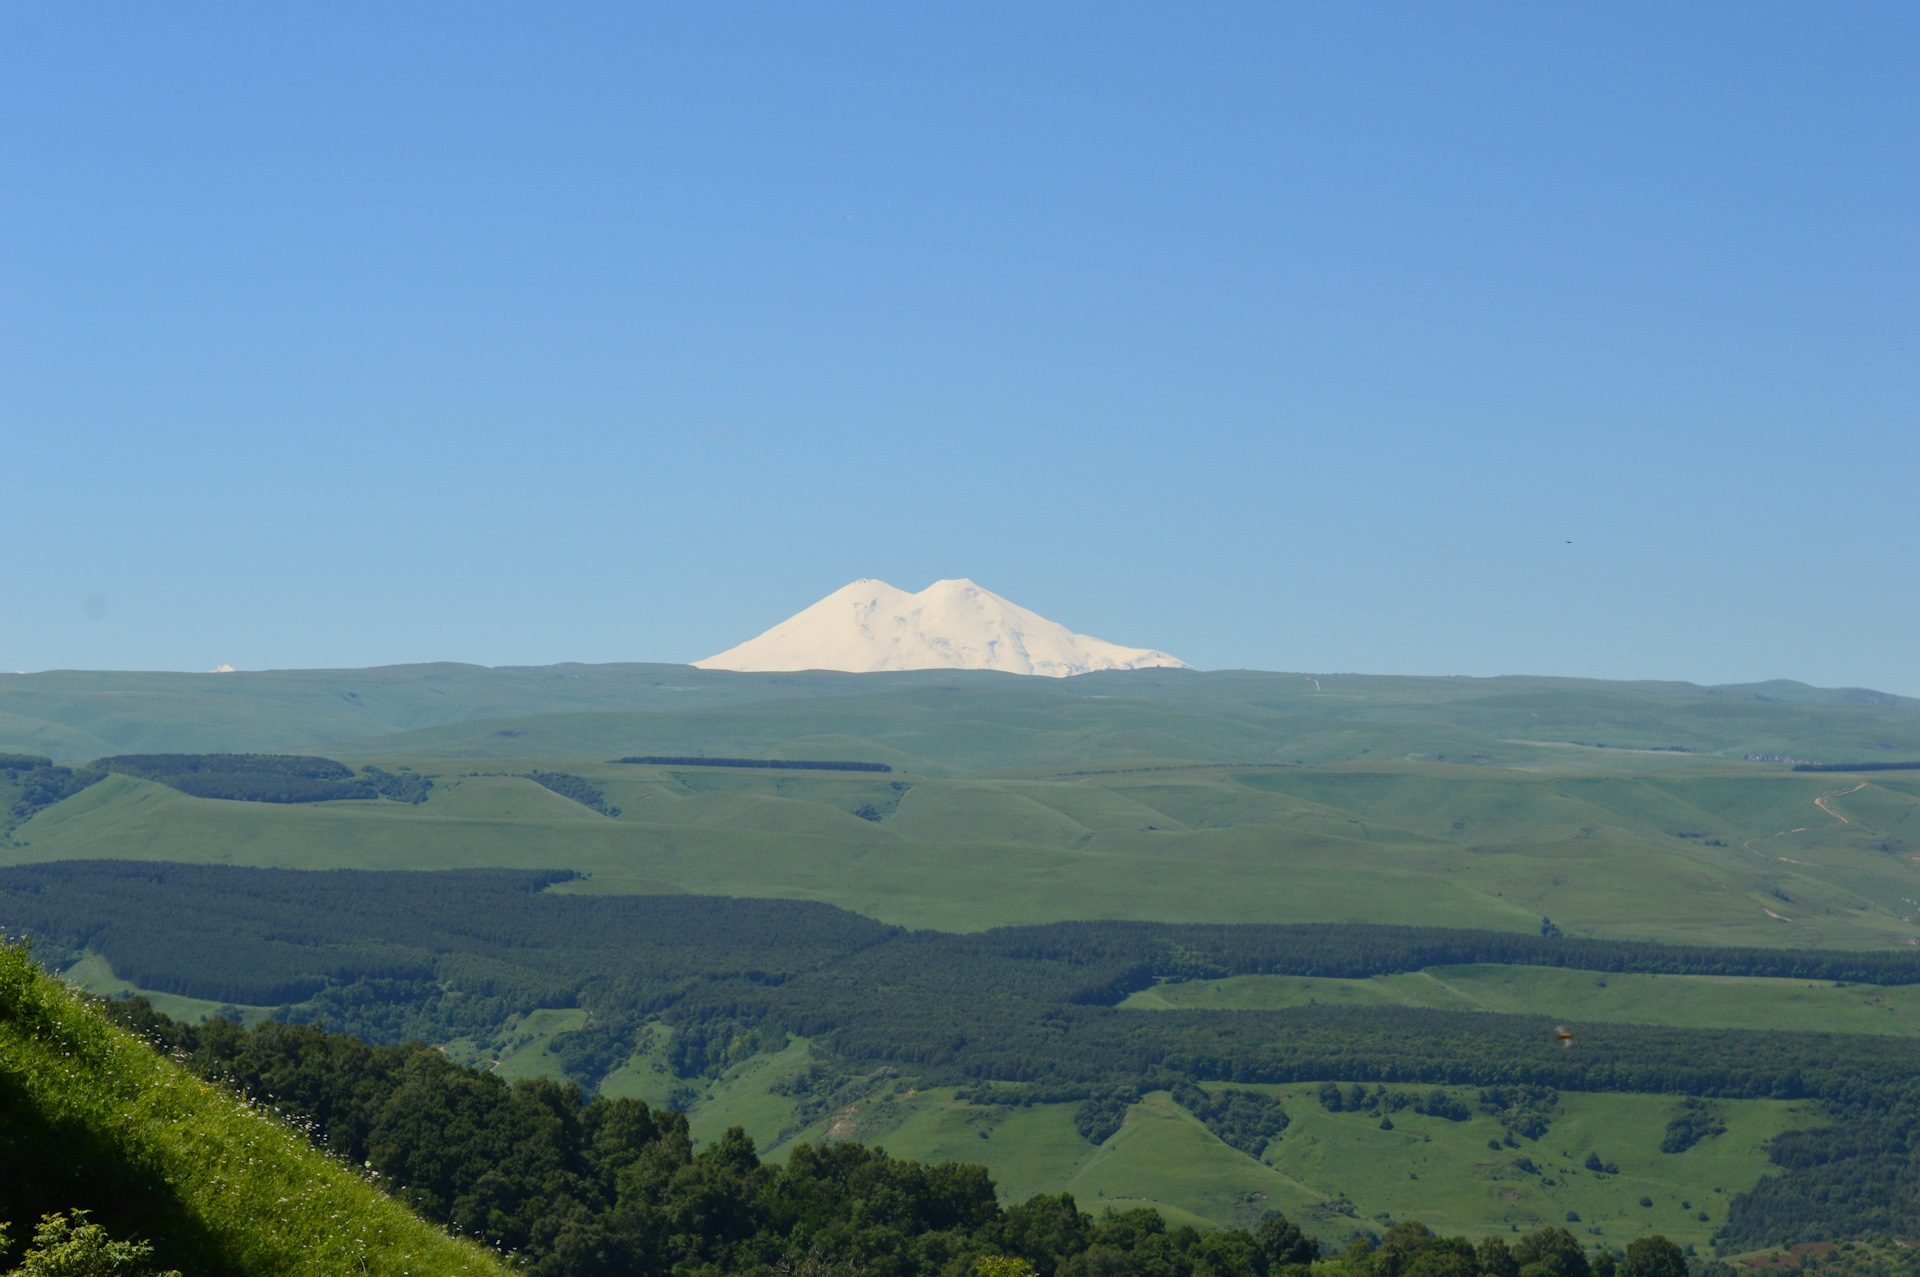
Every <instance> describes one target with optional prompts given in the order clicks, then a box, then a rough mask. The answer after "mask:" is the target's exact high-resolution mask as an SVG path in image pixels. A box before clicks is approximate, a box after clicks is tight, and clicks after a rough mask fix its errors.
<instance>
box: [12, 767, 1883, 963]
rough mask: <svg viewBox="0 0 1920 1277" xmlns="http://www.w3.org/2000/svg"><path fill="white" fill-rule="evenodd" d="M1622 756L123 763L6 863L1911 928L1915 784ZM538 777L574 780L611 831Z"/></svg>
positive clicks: (1823, 940)
mask: <svg viewBox="0 0 1920 1277" xmlns="http://www.w3.org/2000/svg"><path fill="white" fill-rule="evenodd" d="M382 761H384V762H385V763H387V764H388V765H391V766H395V767H397V766H399V765H400V764H399V762H398V761H397V760H392V759H388V760H382ZM1630 761H1631V763H1632V769H1630V770H1625V771H1618V772H1612V773H1608V772H1595V771H1594V770H1593V769H1592V767H1591V766H1590V764H1589V763H1588V761H1587V760H1585V759H1578V760H1575V763H1573V764H1567V765H1565V766H1552V767H1550V766H1547V765H1545V764H1541V765H1538V766H1534V767H1530V768H1528V769H1524V770H1523V769H1520V768H1515V767H1507V768H1496V767H1484V766H1456V765H1453V764H1450V763H1419V762H1406V761H1400V762H1381V763H1346V764H1337V765H1328V766H1324V767H1277V766H1276V767H1252V766H1245V765H1241V766H1214V765H1202V764H1174V763H1164V762H1163V763H1140V764H1137V765H1135V766H1129V767H1126V768H1121V767H1110V768H1092V767H1076V768H1069V769H1063V770H1053V771H1042V770H1035V769H1028V770H1027V771H1026V772H1024V773H1023V774H1021V775H1017V776H1001V777H992V778H989V777H977V778H940V777H929V776H926V775H922V774H919V773H914V772H898V773H887V774H871V775H870V774H860V773H833V772H820V773H813V772H753V771H748V770H743V769H735V768H694V767H641V766H631V765H622V764H615V763H608V762H606V761H604V760H592V759H581V758H572V759H565V758H549V759H537V760H521V761H517V762H515V763H513V764H512V765H511V766H509V765H507V764H504V763H503V762H502V760H499V759H451V760H436V761H428V760H423V759H414V760H413V761H412V765H413V766H415V767H416V768H417V769H418V770H419V771H420V773H421V774H423V775H425V776H428V777H430V778H431V779H432V780H433V788H432V789H431V790H430V791H428V793H427V796H426V800H425V801H424V802H421V803H418V804H411V803H402V802H393V801H387V800H381V799H369V800H355V801H341V802H324V803H303V804H293V805H288V804H271V803H251V802H232V801H226V800H221V799H205V798H195V797H192V796H190V795H187V794H183V793H180V792H178V791H177V790H173V789H170V788H168V787H166V786H164V785H161V784H158V783H156V782H152V781H145V780H141V779H138V778H136V777H131V776H122V775H113V776H109V777H108V778H107V779H105V780H103V781H100V782H99V783H98V784H95V785H93V786H92V787H90V788H88V789H85V790H83V791H81V792H80V793H78V794H76V795H74V796H73V797H70V798H67V799H65V800H64V801H62V802H59V803H57V804H55V805H54V806H51V807H48V808H46V809H45V810H42V811H40V812H39V813H38V814H37V815H35V816H33V818H32V819H30V820H28V821H26V822H25V823H24V824H22V825H20V826H19V827H18V828H17V829H16V830H15V831H14V835H13V839H12V841H11V842H9V843H0V863H13V864H21V863H31V862H35V861H44V860H54V859H69V858H87V859H93V858H133V859H154V860H179V861H196V862H211V863H224V864H254V865H272V866H283V867H297V868H378V869H440V868H469V867H482V866H512V867H525V868H568V869H574V870H578V871H580V872H581V873H584V874H587V875H590V877H589V878H587V879H586V880H584V881H581V882H576V883H571V884H567V885H565V886H563V887H562V888H560V890H566V891H589V892H615V893H619V892H642V893H659V892H695V893H706V894H736V895H759V896H784V897H792V898H799V899H815V900H823V901H827V902H829V903H833V904H837V905H840V906H842V907H845V908H849V909H853V910H855V911H856V912H860V913H864V914H867V915H868V916H871V917H876V918H879V919H882V920H884V921H888V922H895V923H900V924H903V925H909V926H920V927H938V928H941V929H951V930H969V929H978V928H983V927H991V926H998V925H1005V924H1012V923H1024V922H1041V921H1052V920H1056V919H1063V918H1137V919H1152V920H1161V921H1222V922H1297V921H1375V922H1400V923H1409V924H1428V925H1443V926H1460V927H1491V928H1504V929H1514V930H1532V929H1535V928H1538V927H1539V926H1540V925H1541V923H1540V920H1541V918H1542V917H1543V916H1544V917H1548V918H1551V919H1552V920H1553V922H1554V923H1555V924H1556V925H1558V926H1560V927H1561V928H1563V929H1564V930H1566V931H1568V932H1569V933H1573V934H1588V935H1604V936H1617V937H1632V938H1649V939H1672V940H1686V941H1698V942H1707V943H1721V944H1777V945H1838V946H1843V947H1855V948H1862V947H1873V946H1876V945H1887V944H1893V943H1907V942H1912V941H1915V940H1920V925H1916V920H1915V911H1916V908H1920V906H1916V905H1915V904H1914V901H1915V900H1920V863H1916V856H1917V855H1920V778H1915V777H1911V776H1907V775H1905V774H1902V773H1876V774H1874V775H1873V776H1872V777H1871V778H1862V779H1855V778H1853V777H1847V776H1843V777H1839V778H1837V779H1836V778H1835V777H1833V776H1831V775H1823V774H1807V773H1795V772H1791V771H1788V770H1785V769H1784V768H1778V767H1775V768H1762V767H1757V766H1754V765H1749V764H1737V763H1706V762H1701V761H1698V760H1688V759H1686V758H1684V757H1681V756H1671V755H1658V754H1654V755H1644V756H1635V757H1634V758H1632V759H1631V760H1630ZM1575 764H1577V765H1575ZM535 771H539V772H542V773H561V774H565V775H568V776H571V777H577V778H579V779H581V780H582V781H584V782H585V783H587V784H589V785H590V786H591V787H593V788H594V789H595V791H596V792H600V793H603V794H604V797H605V803H604V806H605V808H606V809H607V810H612V809H615V808H617V809H618V810H619V812H620V815H619V817H618V819H611V818H609V817H608V816H607V815H606V814H603V812H602V811H600V810H595V809H594V808H591V807H588V806H586V805H584V804H582V803H580V802H577V801H574V800H572V799H569V798H567V797H563V796H562V795H561V794H559V793H555V792H553V791H552V790H551V789H549V788H546V787H543V786H542V785H540V784H537V783H536V782H535V781H533V780H531V779H528V778H527V773H530V772H535ZM4 775H5V773H4V772H0V776H4Z"/></svg>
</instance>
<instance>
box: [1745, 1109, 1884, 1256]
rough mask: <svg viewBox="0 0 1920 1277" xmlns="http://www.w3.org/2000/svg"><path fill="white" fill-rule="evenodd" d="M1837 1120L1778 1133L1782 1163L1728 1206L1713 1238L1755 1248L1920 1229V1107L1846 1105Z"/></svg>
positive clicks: (1777, 1157)
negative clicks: (1882, 1109)
mask: <svg viewBox="0 0 1920 1277" xmlns="http://www.w3.org/2000/svg"><path fill="white" fill-rule="evenodd" d="M1837 1116H1838V1117H1839V1119H1840V1120H1838V1121H1836V1122H1835V1123H1834V1124H1833V1125H1831V1126H1824V1127H1819V1128H1816V1129H1813V1130H1804V1131H1787V1132H1784V1133H1782V1134H1780V1135H1777V1136H1775V1137H1774V1140H1773V1142H1772V1144H1771V1145H1770V1146H1769V1147H1768V1151H1767V1156H1768V1158H1769V1159H1770V1160H1771V1161H1772V1162H1773V1163H1774V1165H1776V1166H1778V1167H1780V1174H1778V1175H1769V1176H1766V1177H1765V1178H1763V1179H1761V1181H1760V1182H1759V1183H1758V1184H1755V1185H1754V1186H1753V1187H1752V1188H1750V1189H1748V1190H1747V1191H1746V1192H1744V1193H1741V1194H1739V1195H1738V1196H1736V1197H1735V1198H1734V1199H1733V1201H1732V1202H1730V1203H1729V1204H1728V1208H1727V1222H1726V1225H1725V1227H1724V1228H1722V1229H1721V1231H1720V1233H1719V1235H1718V1236H1717V1237H1716V1238H1715V1241H1716V1242H1717V1243H1719V1244H1720V1245H1721V1246H1722V1248H1723V1249H1726V1250H1750V1249H1754V1248H1757V1247H1761V1246H1771V1245H1780V1244H1783V1243H1786V1242H1794V1241H1828V1240H1835V1239H1839V1238H1845V1237H1861V1236H1867V1235H1880V1236H1885V1237H1912V1236H1914V1235H1915V1234H1920V1109H1916V1108H1915V1106H1914V1105H1913V1104H1911V1103H1906V1104H1902V1105H1901V1106H1899V1107H1898V1108H1896V1109H1894V1110H1893V1111H1891V1112H1875V1111H1871V1110H1867V1109H1864V1108H1852V1109H1842V1110H1840V1111H1839V1113H1838V1114H1837Z"/></svg>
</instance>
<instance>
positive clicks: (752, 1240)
mask: <svg viewBox="0 0 1920 1277" xmlns="http://www.w3.org/2000/svg"><path fill="white" fill-rule="evenodd" d="M107 1005H108V1009H109V1011H110V1012H111V1014H112V1015H113V1016H114V1017H115V1018H116V1019H117V1020H119V1021H120V1022H121V1023H122V1024H124V1025H125V1026H126V1027H128V1028H130V1029H132V1030H134V1031H135V1032H137V1033H139V1034H141V1035H142V1036H144V1037H146V1038H147V1039H148V1040H149V1041H151V1042H153V1043H154V1045H155V1046H156V1047H158V1048H160V1049H162V1050H165V1051H168V1052H169V1053H171V1054H173V1055H175V1057H176V1058H179V1059H182V1060H183V1061H184V1062H185V1063H187V1065H188V1066H189V1067H190V1068H192V1069H194V1070H195V1071H196V1072H198V1073H200V1074H201V1075H202V1076H204V1077H207V1078H209V1079H212V1080H215V1081H218V1082H221V1083H224V1084H225V1085H228V1086H231V1087H233V1088H234V1089H236V1090H237V1091H240V1092H241V1093H243V1094H245V1095H247V1096H249V1097H250V1098H253V1099H255V1100H258V1101H261V1102H264V1103H268V1104H271V1105H272V1106H274V1107H275V1108H277V1109H278V1110H279V1111H280V1112H281V1113H283V1114H284V1115H286V1116H287V1117H289V1118H291V1119H293V1120H295V1121H296V1122H298V1123H300V1124H301V1125H303V1126H304V1127H306V1128H307V1129H308V1130H309V1131H310V1132H311V1134H312V1137H313V1138H314V1139H315V1141H316V1142H318V1143H320V1144H321V1145H323V1146H324V1147H326V1148H328V1149H329V1150H331V1151H332V1152H333V1153H334V1154H335V1155H337V1156H339V1157H342V1158H344V1159H345V1160H347V1161H348V1162H350V1163H352V1164H356V1165H364V1166H366V1167H367V1168H369V1169H371V1170H372V1171H374V1172H375V1173H376V1174H377V1175H378V1176H379V1178H380V1180H381V1181H382V1182H384V1183H386V1184H387V1185H388V1186H389V1189H390V1191H392V1192H393V1193H395V1194H396V1195H397V1196H398V1197H400V1198H401V1199H402V1200H404V1201H406V1202H407V1203H408V1204H410V1205H411V1206H413V1207H414V1209H415V1210H417V1211H418V1212H419V1213H420V1214H421V1215H423V1216H424V1217H426V1218H428V1219H432V1220H439V1221H444V1222H446V1223H447V1224H448V1226H449V1227H451V1228H453V1229H455V1230H456V1231H460V1232H464V1233H467V1234H469V1235H475V1236H479V1237H481V1238H484V1239H485V1240H486V1241H487V1242H489V1243H490V1244H492V1245H495V1246H497V1247H499V1248H500V1249H501V1250H502V1251H505V1252H508V1253H510V1254H512V1255H513V1256H514V1257H515V1258H516V1259H517V1260H518V1261H519V1262H520V1263H521V1264H522V1265H523V1266H524V1267H525V1268H526V1270H527V1271H529V1272H531V1273H535V1274H540V1275H541V1277H602V1275H607V1277H611V1275H612V1274H624V1273H634V1272H649V1273H665V1272H673V1273H676V1274H687V1275H689V1277H692V1275H697V1274H720V1273H759V1274H767V1275H768V1277H772V1275H773V1274H781V1275H782V1277H789V1275H791V1274H795V1273H799V1272H808V1273H815V1274H821V1277H826V1275H827V1274H858V1273H872V1274H875V1277H920V1275H922V1274H926V1275H929V1277H930V1275H932V1274H940V1275H941V1277H961V1275H962V1274H967V1273H971V1272H973V1271H975V1269H976V1266H978V1265H979V1262H980V1260H981V1259H982V1258H983V1257H989V1256H1003V1257H1010V1258H1016V1259H1019V1260H1023V1261H1025V1262H1026V1263H1027V1264H1030V1265H1032V1267H1033V1269H1034V1271H1036V1272H1037V1273H1039V1274H1041V1275H1042V1277H1282V1275H1283V1274H1300V1275H1301V1277H1304V1273H1305V1270H1304V1268H1303V1267H1302V1266H1303V1265H1305V1264H1308V1263H1310V1262H1312V1261H1313V1260H1315V1259H1317V1258H1320V1245H1319V1243H1318V1242H1316V1241H1315V1240H1314V1239H1312V1238H1311V1237H1308V1236H1307V1235H1305V1234H1304V1233H1302V1231H1301V1230H1300V1229H1299V1228H1298V1227H1296V1226H1295V1225H1293V1224H1291V1223H1289V1222H1288V1221H1287V1220H1286V1219H1284V1218H1283V1217H1281V1216H1278V1215H1269V1216H1268V1217H1267V1218H1266V1219H1265V1220H1264V1221H1263V1222H1262V1223H1261V1224H1260V1225H1259V1226H1258V1227H1257V1228H1254V1229H1251V1230H1247V1229H1221V1230H1216V1231H1212V1232H1205V1233H1203V1232H1199V1231H1197V1230H1195V1229H1193V1228H1189V1227H1179V1228H1171V1227H1169V1226H1168V1225H1167V1223H1166V1221H1165V1220H1164V1219H1163V1218H1162V1217H1161V1216H1160V1214H1159V1213H1158V1212H1156V1211H1153V1210H1147V1209H1133V1210H1127V1211H1119V1212H1115V1211H1108V1212H1107V1213H1105V1214H1103V1215H1101V1216H1097V1217H1096V1216H1094V1215H1091V1214H1089V1213H1088V1212H1085V1211H1082V1210H1080V1209H1079V1207H1078V1206H1077V1204H1076V1203H1075V1202H1074V1200H1073V1198H1072V1197H1071V1196H1070V1195H1068V1194H1064V1193H1063V1194H1061V1195H1059V1196H1057V1197H1052V1196H1038V1197H1034V1198H1031V1199H1029V1200H1028V1201H1026V1202H1023V1203H1020V1204H1018V1205H1014V1206H1011V1207H1005V1208H1003V1207H1002V1206H1001V1204H1000V1202H999V1201H998V1199H997V1195H996V1193H995V1190H994V1185H993V1182H992V1181H991V1180H990V1179H989V1178H988V1176H987V1173H986V1170H985V1168H983V1167H980V1166H973V1165H965V1164H958V1163H951V1162H950V1163H945V1164H942V1165H938V1166H928V1165H925V1164H922V1163H918V1162H912V1161H906V1160H902V1159H899V1158H894V1157H890V1156H888V1155H887V1154H886V1153H884V1152H882V1151H881V1150H879V1149H872V1148H867V1147H864V1146H862V1145H860V1144H854V1143H845V1144H833V1145H825V1146H820V1147H814V1146H808V1145H802V1146H800V1147H798V1148H796V1149H795V1150H794V1151H793V1153H792V1154H791V1156H789V1158H788V1159H787V1161H786V1163H785V1164H784V1165H783V1166H768V1165H763V1164H762V1163H761V1161H760V1159H759V1157H758V1156H757V1155H756V1153H755V1151H754V1148H753V1145H752V1142H751V1141H750V1140H748V1139H747V1137H746V1135H745V1134H744V1132H742V1131H740V1130H738V1129H737V1128H736V1129H734V1130H732V1131H729V1132H728V1133H727V1134H726V1135H725V1136H724V1137H723V1138H721V1139H719V1140H717V1141H715V1142H714V1143H713V1144H711V1145H709V1146H708V1147H706V1148H704V1149H702V1150H700V1151H699V1152H698V1153H696V1152H694V1150H693V1146H692V1140H691V1138H690V1135H689V1132H688V1129H687V1122H686V1118H685V1117H683V1116H682V1115H680V1114H679V1113H675V1112H670V1111H664V1110H657V1109H650V1108H649V1107H648V1106H647V1105H646V1104H644V1103H642V1102H640V1101H638V1100H631V1099H622V1100H607V1099H593V1100H587V1099H586V1098H585V1097H584V1096H583V1095H582V1094H581V1092H580V1091H579V1089H578V1088H576V1087H571V1086H560V1085H557V1084H555V1083H552V1082H546V1081H540V1082H518V1083H514V1084H513V1085H511V1086H509V1085H507V1084H506V1083H503V1082H501V1081H500V1080H499V1079H498V1078H496V1077H493V1076H492V1075H490V1074H486V1073H481V1072H479V1071H477V1070H473V1069H466V1068H461V1067H460V1066H458V1065H454V1064H451V1063H449V1062H448V1061H447V1060H446V1059H445V1058H444V1057H442V1056H441V1055H440V1054H439V1053H438V1052H437V1051H434V1050H431V1049H429V1048H427V1047H425V1046H422V1045H420V1044H418V1043H415V1044H412V1045H407V1046H387V1047H371V1046H368V1045H366V1044H364V1043H362V1042H360V1041H358V1040H356V1039H353V1038H350V1037H347V1036H345V1035H341V1034H330V1033H326V1032H323V1031H321V1030H319V1029H317V1028H313V1027H311V1026H301V1025H284V1024H276V1023H268V1024H263V1025H260V1026H258V1027H256V1028H255V1029H253V1030H251V1031H248V1030H244V1029H242V1028H240V1027H239V1026H238V1025H237V1024H234V1023H232V1022H230V1021H226V1020H214V1021H210V1022H208V1023H207V1024H206V1025H204V1026H198V1027H196V1026H191V1025H186V1024H180V1023H177V1022H174V1021H171V1020H168V1019H167V1018H166V1017H164V1016H160V1015H157V1014H155V1013H154V1012H153V1010H152V1009H151V1008H150V1007H149V1006H148V1005H147V1004H146V1002H145V1001H144V1000H143V999H133V1000H129V1001H123V1002H118V1003H109V1004H107ZM1180 1102H1182V1103H1188V1102H1194V1103H1199V1104H1202V1105H1209V1104H1224V1105H1226V1106H1227V1107H1229V1108H1231V1107H1232V1106H1234V1105H1236V1104H1239V1103H1240V1102H1241V1100H1240V1098H1238V1097H1232V1096H1227V1097H1224V1098H1223V1097H1220V1096H1214V1097H1208V1096H1207V1095H1205V1094H1204V1093H1202V1092H1199V1090H1198V1088H1192V1089H1191V1090H1190V1091H1189V1092H1187V1093H1185V1094H1184V1096H1183V1097H1181V1099H1180ZM1343 1258H1344V1260H1345V1266H1346V1269H1347V1272H1348V1273H1350V1274H1352V1277H1686V1274H1687V1263H1686V1259H1685V1257H1684V1255H1682V1254H1681V1252H1680V1250H1679V1248H1678V1247H1676V1246H1674V1245H1673V1244H1672V1243H1670V1242H1667V1241H1665V1239H1662V1238H1642V1239H1640V1240H1639V1241H1636V1242H1633V1243H1631V1244H1630V1245H1629V1246H1628V1247H1627V1250H1626V1253H1625V1255H1623V1256H1614V1255H1612V1254H1610V1253H1606V1252H1602V1253H1601V1254H1600V1255H1599V1256H1598V1257H1593V1256H1589V1255H1588V1254H1587V1253H1586V1251H1585V1250H1584V1249H1583V1248H1582V1246H1581V1245H1580V1243H1579V1241H1578V1240H1577V1239H1575V1238H1574V1237H1573V1236H1572V1235H1571V1234H1569V1233H1567V1232H1566V1231H1565V1230H1564V1229H1558V1228H1549V1229H1543V1230H1541V1231H1539V1232H1537V1233H1534V1234H1531V1235H1529V1236H1525V1237H1517V1238H1513V1239H1511V1240H1509V1239H1505V1238H1497V1237H1489V1238H1486V1239H1484V1240H1482V1241H1481V1242H1480V1243H1478V1244H1477V1245H1476V1244H1474V1243H1472V1242H1470V1241H1468V1240H1467V1239H1465V1238H1440V1237H1436V1236H1435V1235H1434V1234H1433V1233H1432V1232H1431V1231H1429V1230H1428V1229H1426V1228H1425V1227H1424V1226H1422V1225H1420V1224H1417V1223H1403V1224H1399V1225H1397V1226H1395V1227H1393V1228H1391V1229H1389V1230H1388V1231H1387V1232H1386V1234H1385V1236H1384V1237H1381V1238H1379V1239H1378V1244H1377V1245H1376V1244H1375V1243H1374V1241H1373V1240H1371V1239H1368V1238H1365V1237H1362V1238H1360V1239H1358V1240H1356V1241H1355V1243H1354V1244H1353V1245H1352V1246H1351V1247H1350V1248H1349V1249H1348V1250H1347V1251H1346V1252H1345V1255H1344V1256H1343ZM985 1271H989V1272H991V1271H993V1266H992V1265H991V1264H989V1265H987V1266H986V1267H985ZM1007 1271H1009V1272H1016V1273H1017V1272H1018V1271H1019V1270H1018V1269H1017V1268H1016V1269H1011V1270H1007Z"/></svg>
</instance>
